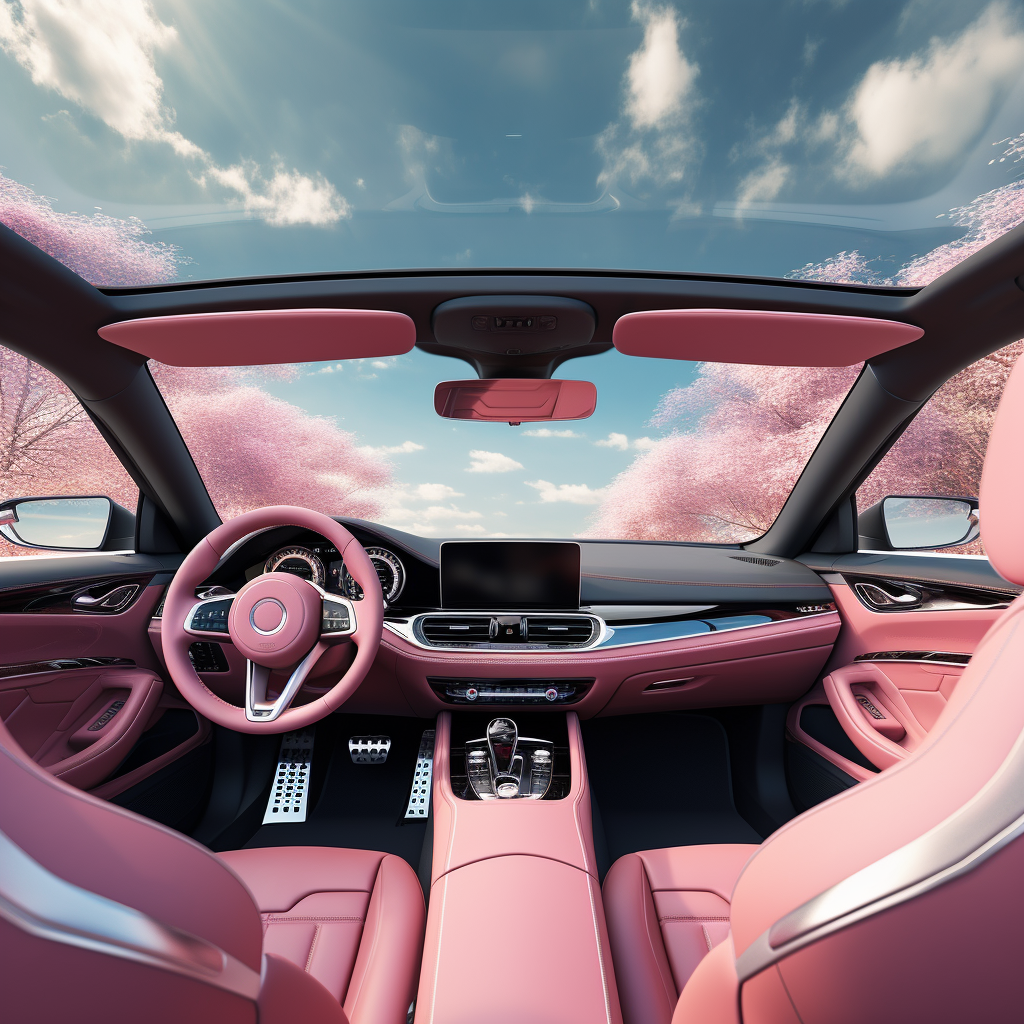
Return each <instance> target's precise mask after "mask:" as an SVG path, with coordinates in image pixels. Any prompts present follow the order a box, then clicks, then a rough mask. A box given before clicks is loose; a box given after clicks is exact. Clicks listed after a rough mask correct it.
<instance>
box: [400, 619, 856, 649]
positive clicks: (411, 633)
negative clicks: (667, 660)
mask: <svg viewBox="0 0 1024 1024" xmlns="http://www.w3.org/2000/svg"><path fill="white" fill-rule="evenodd" d="M538 614H543V615H544V617H545V618H557V617H559V616H563V617H566V618H581V617H586V618H591V619H596V620H597V621H598V622H600V623H601V632H600V635H599V636H598V638H597V639H596V640H594V639H592V640H590V642H589V643H587V644H584V645H581V646H580V647H532V646H530V645H528V644H477V645H476V646H471V645H468V644H467V645H465V646H456V645H454V644H453V645H450V646H449V645H445V646H444V647H439V646H436V645H434V644H429V643H424V642H423V641H421V640H420V639H419V635H418V630H417V626H418V624H419V621H420V620H421V619H423V618H425V617H426V616H427V615H458V616H459V617H460V618H465V617H469V616H472V615H478V616H480V617H482V618H490V617H491V616H493V615H527V616H529V615H538ZM838 614H839V613H838V612H837V611H827V612H815V613H814V614H812V615H800V616H798V617H797V618H794V619H778V620H774V621H777V622H798V621H799V622H806V621H808V620H810V619H817V618H821V617H822V616H823V615H838ZM724 617H727V616H721V617H719V616H709V620H710V621H715V622H717V621H718V620H719V618H724ZM736 617H737V618H741V617H742V616H736ZM704 621H705V620H703V619H686V620H683V621H682V622H681V623H680V625H685V624H686V623H687V622H702V623H703V622H704ZM770 624H771V623H766V622H758V623H754V624H752V625H744V626H716V627H715V628H714V629H707V630H700V631H698V632H695V633H693V632H686V633H680V634H679V635H678V636H666V637H658V638H656V639H654V640H630V639H628V636H629V634H628V633H623V632H622V631H624V630H627V629H634V628H636V627H637V626H643V625H670V623H649V624H647V623H633V624H630V625H628V626H609V625H608V623H606V622H605V621H604V619H602V618H601V616H600V615H594V614H593V613H592V612H582V611H581V612H567V613H566V612H559V613H552V612H543V613H538V612H536V611H533V612H467V613H459V612H424V613H422V614H420V615H414V616H413V617H412V618H410V619H398V620H385V622H384V627H385V628H386V629H389V630H391V632H392V633H394V634H395V635H396V636H399V637H401V638H402V639H403V640H405V641H406V643H410V644H412V645H413V646H414V647H419V648H421V649H422V650H425V651H468V652H472V653H474V654H481V653H483V654H487V653H493V654H578V653H580V652H581V651H584V652H586V651H593V650H595V649H596V648H600V649H601V650H611V649H615V650H619V649H621V648H623V647H648V646H650V645H651V644H662V643H669V642H671V641H673V640H686V639H689V638H690V637H691V636H710V635H712V634H714V633H733V632H738V631H740V630H744V629H757V628H758V627H760V626H765V625H770ZM616 632H620V639H618V640H614V639H613V637H614V635H615V633H616Z"/></svg>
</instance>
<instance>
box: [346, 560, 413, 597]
mask: <svg viewBox="0 0 1024 1024" xmlns="http://www.w3.org/2000/svg"><path fill="white" fill-rule="evenodd" d="M366 553H367V554H368V555H369V556H370V561H371V562H372V563H373V567H374V569H376V570H377V578H378V579H379V580H380V589H381V592H382V593H383V594H384V600H385V601H386V602H387V603H388V604H391V602H392V601H394V600H395V599H396V598H397V597H398V595H399V594H401V592H402V587H404V586H405V566H404V565H402V563H401V561H399V558H398V556H397V555H394V554H392V553H391V552H390V551H388V549H387V548H367V549H366ZM342 586H343V589H344V593H345V596H346V597H347V598H348V599H349V600H350V601H361V600H362V599H363V588H362V587H361V586H359V584H358V583H356V581H355V580H354V579H352V575H351V573H349V571H348V568H347V567H346V569H345V573H344V583H343V585H342Z"/></svg>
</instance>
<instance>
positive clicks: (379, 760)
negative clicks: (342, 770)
mask: <svg viewBox="0 0 1024 1024" xmlns="http://www.w3.org/2000/svg"><path fill="white" fill-rule="evenodd" d="M390 750H391V737H390V736H353V737H351V738H350V739H349V741H348V753H349V757H351V758H352V761H353V763H355V764H383V763H384V762H385V761H386V760H387V759H388V753H389V752H390Z"/></svg>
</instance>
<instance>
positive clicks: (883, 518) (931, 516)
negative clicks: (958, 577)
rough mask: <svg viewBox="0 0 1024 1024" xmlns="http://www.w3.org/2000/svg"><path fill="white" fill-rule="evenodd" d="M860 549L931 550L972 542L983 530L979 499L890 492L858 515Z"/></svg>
mask: <svg viewBox="0 0 1024 1024" xmlns="http://www.w3.org/2000/svg"><path fill="white" fill-rule="evenodd" d="M857 528H858V532H859V534H860V547H861V549H862V550H863V549H869V550H875V551H928V550H934V549H935V548H948V547H953V546H954V545H957V544H969V543H970V542H971V541H972V540H976V539H977V537H978V534H979V532H980V528H979V520H978V499H977V498H944V497H940V496H938V495H905V494H900V495H897V494H890V495H889V496H888V497H886V498H883V499H882V500H881V501H879V502H876V503H875V504H874V505H872V506H871V507H870V508H868V509H865V510H864V511H863V512H862V513H861V514H860V515H859V516H858V517H857Z"/></svg>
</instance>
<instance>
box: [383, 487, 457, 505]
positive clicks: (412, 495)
mask: <svg viewBox="0 0 1024 1024" xmlns="http://www.w3.org/2000/svg"><path fill="white" fill-rule="evenodd" d="M392 496H393V497H394V499H395V500H396V501H447V500H448V499H449V498H462V497H465V495H464V494H463V493H462V491H457V490H455V488H454V487H449V486H448V485H447V484H417V485H416V486H415V487H400V488H397V489H396V490H395V491H393V492H392Z"/></svg>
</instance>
